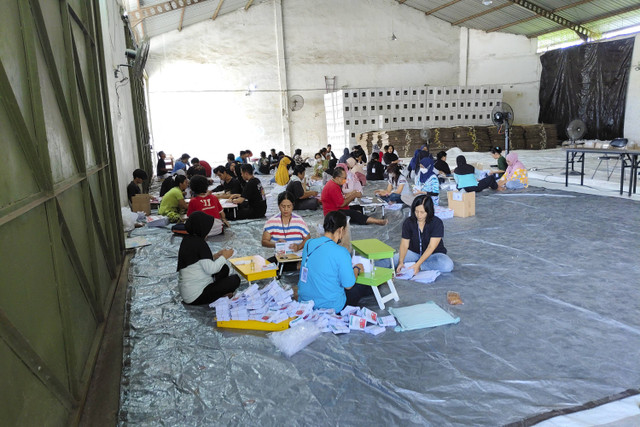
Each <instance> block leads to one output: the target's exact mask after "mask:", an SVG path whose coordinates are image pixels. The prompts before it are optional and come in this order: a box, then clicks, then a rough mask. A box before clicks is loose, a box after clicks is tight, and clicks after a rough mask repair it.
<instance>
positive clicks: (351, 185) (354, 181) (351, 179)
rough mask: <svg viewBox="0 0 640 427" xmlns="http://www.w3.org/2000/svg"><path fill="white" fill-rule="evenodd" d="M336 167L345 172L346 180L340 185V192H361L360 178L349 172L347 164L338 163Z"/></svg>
mask: <svg viewBox="0 0 640 427" xmlns="http://www.w3.org/2000/svg"><path fill="white" fill-rule="evenodd" d="M336 167H337V168H342V169H344V171H345V172H346V173H347V180H346V181H345V183H344V184H343V185H342V192H343V193H344V194H349V193H351V192H353V191H357V192H359V193H362V184H361V183H360V180H359V179H358V178H356V176H355V174H354V173H353V172H351V170H350V169H349V165H348V164H346V163H338V164H337V165H336Z"/></svg>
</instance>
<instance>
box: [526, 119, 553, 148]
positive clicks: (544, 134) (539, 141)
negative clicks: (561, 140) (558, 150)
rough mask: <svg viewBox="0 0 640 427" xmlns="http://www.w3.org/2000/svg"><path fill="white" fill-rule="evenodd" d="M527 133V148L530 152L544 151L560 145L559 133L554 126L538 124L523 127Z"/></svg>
mask: <svg viewBox="0 0 640 427" xmlns="http://www.w3.org/2000/svg"><path fill="white" fill-rule="evenodd" d="M523 127H524V130H525V133H524V138H525V148H527V149H529V150H544V149H547V148H555V147H556V146H557V145H558V131H557V129H556V126H555V125H554V124H537V125H528V126H523Z"/></svg>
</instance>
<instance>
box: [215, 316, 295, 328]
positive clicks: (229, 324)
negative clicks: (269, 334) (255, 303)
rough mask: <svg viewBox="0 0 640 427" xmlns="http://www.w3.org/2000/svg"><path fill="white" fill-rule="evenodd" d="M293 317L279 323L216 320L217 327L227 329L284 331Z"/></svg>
mask: <svg viewBox="0 0 640 427" xmlns="http://www.w3.org/2000/svg"><path fill="white" fill-rule="evenodd" d="M293 319H294V318H293V317H290V318H288V319H287V320H284V321H282V322H280V323H268V322H260V321H258V320H224V321H223V320H218V323H217V326H218V328H229V329H252V330H255V331H284V330H285V329H289V322H291V321H292V320H293Z"/></svg>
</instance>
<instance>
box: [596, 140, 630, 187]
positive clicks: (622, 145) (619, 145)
mask: <svg viewBox="0 0 640 427" xmlns="http://www.w3.org/2000/svg"><path fill="white" fill-rule="evenodd" d="M628 143H629V140H628V139H627V138H616V139H614V140H612V141H611V143H610V144H609V146H610V147H613V148H625V147H626V146H627V144H628ZM620 156H621V155H620V154H616V155H615V156H612V155H610V154H605V155H604V156H599V157H598V160H600V161H599V162H598V166H596V170H594V171H593V175H591V179H593V177H594V176H596V172H598V168H599V167H600V165H601V164H602V161H603V160H604V161H606V162H607V181H609V179H610V178H611V175H613V172H614V171H615V170H616V166H618V162H619V161H620ZM614 159H615V161H616V162H615V163H614V165H613V168H611V172H609V160H614Z"/></svg>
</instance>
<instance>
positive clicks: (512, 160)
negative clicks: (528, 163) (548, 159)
mask: <svg viewBox="0 0 640 427" xmlns="http://www.w3.org/2000/svg"><path fill="white" fill-rule="evenodd" d="M507 163H509V166H508V167H507V170H506V171H504V174H505V175H506V176H507V179H510V178H511V175H513V173H514V172H515V171H517V170H518V169H526V168H525V167H524V165H523V164H522V162H521V161H520V160H518V155H517V154H516V153H514V152H513V151H512V152H511V153H509V154H507Z"/></svg>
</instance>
